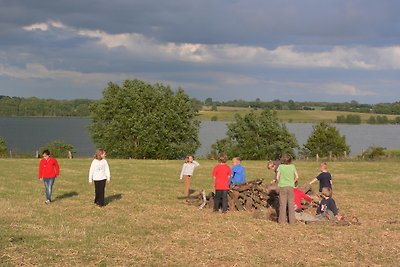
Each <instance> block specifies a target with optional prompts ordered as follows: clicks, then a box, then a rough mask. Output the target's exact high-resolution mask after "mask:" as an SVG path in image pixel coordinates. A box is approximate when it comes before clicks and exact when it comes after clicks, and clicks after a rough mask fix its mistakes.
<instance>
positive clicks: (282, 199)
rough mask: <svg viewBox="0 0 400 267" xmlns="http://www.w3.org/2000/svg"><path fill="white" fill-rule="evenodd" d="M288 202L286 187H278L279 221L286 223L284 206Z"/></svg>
mask: <svg viewBox="0 0 400 267" xmlns="http://www.w3.org/2000/svg"><path fill="white" fill-rule="evenodd" d="M287 204H288V191H287V190H286V187H281V188H279V218H278V222H279V223H286V222H287V219H286V208H287Z"/></svg>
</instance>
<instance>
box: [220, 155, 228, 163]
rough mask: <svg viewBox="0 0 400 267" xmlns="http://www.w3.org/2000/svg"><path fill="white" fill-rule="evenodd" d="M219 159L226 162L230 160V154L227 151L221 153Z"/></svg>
mask: <svg viewBox="0 0 400 267" xmlns="http://www.w3.org/2000/svg"><path fill="white" fill-rule="evenodd" d="M218 161H219V162H221V163H226V162H227V161H228V156H227V155H226V154H225V153H221V154H220V155H219V157H218Z"/></svg>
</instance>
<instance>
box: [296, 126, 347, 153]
mask: <svg viewBox="0 0 400 267" xmlns="http://www.w3.org/2000/svg"><path fill="white" fill-rule="evenodd" d="M313 129H314V130H313V132H312V133H311V135H310V137H309V138H308V140H307V143H306V144H305V145H304V147H303V149H302V151H301V152H302V154H303V155H305V156H308V157H315V156H316V155H317V154H318V155H319V156H320V157H327V156H329V155H330V153H332V156H335V157H339V156H343V154H344V152H346V153H347V154H349V153H350V147H349V145H347V143H346V137H345V136H344V135H340V132H339V130H338V129H337V128H336V127H335V126H333V125H331V124H329V123H326V122H321V123H319V124H317V125H314V126H313Z"/></svg>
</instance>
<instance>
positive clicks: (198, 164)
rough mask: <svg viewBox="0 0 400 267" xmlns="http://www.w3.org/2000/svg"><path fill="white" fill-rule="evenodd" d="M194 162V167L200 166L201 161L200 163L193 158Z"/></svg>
mask: <svg viewBox="0 0 400 267" xmlns="http://www.w3.org/2000/svg"><path fill="white" fill-rule="evenodd" d="M192 163H193V164H194V167H195V168H197V167H199V166H200V163H198V162H197V161H195V160H193V161H192Z"/></svg>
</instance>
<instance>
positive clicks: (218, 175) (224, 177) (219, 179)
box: [212, 154, 232, 213]
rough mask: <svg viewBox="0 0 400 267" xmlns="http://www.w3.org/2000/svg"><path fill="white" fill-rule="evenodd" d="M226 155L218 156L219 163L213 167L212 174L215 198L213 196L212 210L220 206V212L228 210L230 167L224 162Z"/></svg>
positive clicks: (216, 209)
mask: <svg viewBox="0 0 400 267" xmlns="http://www.w3.org/2000/svg"><path fill="white" fill-rule="evenodd" d="M227 161H228V157H227V156H226V154H221V155H220V156H219V164H218V165H217V166H215V167H214V170H213V172H212V176H213V179H214V188H215V198H214V211H215V212H217V211H219V208H220V206H222V212H223V213H226V212H227V210H228V190H229V179H230V177H231V174H232V171H231V168H230V167H229V166H228V165H227V164H226V162H227Z"/></svg>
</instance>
